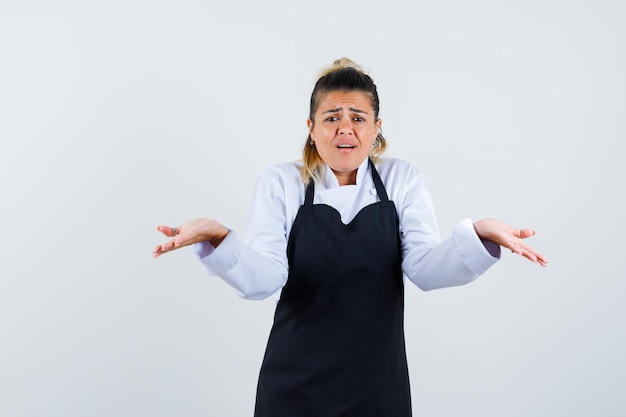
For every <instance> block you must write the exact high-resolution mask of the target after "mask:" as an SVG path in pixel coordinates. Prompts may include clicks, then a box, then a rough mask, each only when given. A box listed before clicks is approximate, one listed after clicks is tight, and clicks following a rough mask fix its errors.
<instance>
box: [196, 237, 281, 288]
mask: <svg viewBox="0 0 626 417" xmlns="http://www.w3.org/2000/svg"><path fill="white" fill-rule="evenodd" d="M194 251H195V254H196V256H197V258H198V259H199V261H200V263H201V265H202V267H203V269H204V270H206V271H207V272H208V273H209V274H210V275H215V276H218V277H220V278H221V279H223V280H224V281H225V282H226V283H227V284H229V285H230V286H232V287H233V288H234V289H235V290H236V291H237V294H238V295H239V296H240V297H242V298H246V299H250V300H262V299H264V298H267V297H269V296H270V295H272V294H274V293H275V292H276V291H278V290H280V289H281V288H282V287H283V285H284V284H285V282H286V281H287V266H286V265H285V264H284V263H283V262H282V260H279V259H274V258H273V257H272V255H271V254H269V253H262V252H259V251H257V250H255V249H253V248H251V247H250V246H248V245H246V244H245V243H244V242H242V241H241V240H240V239H239V237H238V236H237V235H236V234H235V233H234V232H233V231H230V232H229V233H228V235H227V236H226V237H225V238H224V240H223V241H222V242H221V243H220V245H219V246H218V247H217V248H215V247H213V246H212V245H211V244H210V243H209V242H201V243H199V244H196V246H195V248H194Z"/></svg>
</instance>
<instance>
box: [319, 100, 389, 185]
mask: <svg viewBox="0 0 626 417" xmlns="http://www.w3.org/2000/svg"><path fill="white" fill-rule="evenodd" d="M314 117H315V122H313V121H312V120H311V119H309V120H307V125H308V126H309V132H310V134H311V140H313V142H315V145H314V146H315V147H316V149H317V153H318V154H319V155H320V157H321V158H322V160H323V161H324V162H325V163H326V165H328V166H329V167H330V169H331V170H332V171H333V172H334V173H335V175H336V176H337V179H338V180H339V185H346V184H356V172H357V168H358V167H359V165H361V163H362V162H363V161H364V160H365V158H367V156H368V155H369V153H370V151H371V149H372V145H373V144H374V140H375V139H376V136H377V135H378V132H379V130H380V126H381V123H382V121H381V120H380V119H378V120H375V119H374V118H375V116H374V109H373V108H372V104H371V102H370V98H369V96H368V95H367V94H365V93H361V92H348V93H345V92H341V91H334V92H330V93H326V94H324V95H322V96H321V97H320V100H319V105H318V107H317V111H316V113H315V115H314Z"/></svg>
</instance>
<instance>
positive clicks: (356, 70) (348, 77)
mask: <svg viewBox="0 0 626 417" xmlns="http://www.w3.org/2000/svg"><path fill="white" fill-rule="evenodd" d="M332 91H343V92H352V91H358V92H362V93H365V94H366V95H368V97H369V99H370V102H371V104H372V108H373V109H374V120H375V121H377V120H378V113H379V108H380V103H379V99H378V91H377V89H376V84H374V81H373V80H372V78H371V77H370V76H369V75H367V74H366V73H365V72H364V71H363V69H362V68H361V66H360V65H358V64H357V63H355V62H354V61H352V60H351V59H349V58H345V57H342V58H339V59H337V60H336V61H334V62H333V63H332V65H330V66H329V67H327V68H326V69H324V70H323V71H322V72H321V74H320V78H319V79H318V80H317V82H316V83H315V87H313V92H312V93H311V103H310V109H309V118H310V119H311V122H312V123H313V124H315V118H314V116H315V112H316V111H317V107H318V106H319V101H320V98H321V96H322V95H323V94H326V93H329V92H332ZM386 148H387V141H386V140H385V138H384V137H383V135H382V133H381V132H380V131H379V132H378V135H377V136H376V140H375V141H374V146H373V147H372V149H371V150H370V154H369V157H370V158H371V159H372V160H373V161H374V162H376V160H377V159H378V158H379V157H380V156H381V155H382V154H383V152H385V149H386ZM302 160H303V162H304V165H303V166H302V172H301V174H302V180H303V181H304V182H305V183H308V182H309V181H311V180H313V181H315V182H318V181H320V180H321V179H322V176H323V174H324V165H325V164H324V161H323V160H322V158H321V157H320V155H319V153H318V152H317V148H316V147H315V144H314V143H313V141H312V140H311V135H310V134H309V136H308V138H307V140H306V143H305V144H304V148H303V150H302Z"/></svg>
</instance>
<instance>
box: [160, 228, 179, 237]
mask: <svg viewBox="0 0 626 417" xmlns="http://www.w3.org/2000/svg"><path fill="white" fill-rule="evenodd" d="M157 230H158V231H159V232H161V233H163V234H164V235H165V236H167V237H174V236H176V235H177V234H178V233H180V231H179V230H178V229H176V228H174V227H170V226H158V227H157ZM175 230H176V231H175Z"/></svg>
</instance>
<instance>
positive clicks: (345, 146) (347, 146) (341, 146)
mask: <svg viewBox="0 0 626 417" xmlns="http://www.w3.org/2000/svg"><path fill="white" fill-rule="evenodd" d="M354 148H356V146H355V145H353V144H351V143H341V144H339V145H337V149H354Z"/></svg>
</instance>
